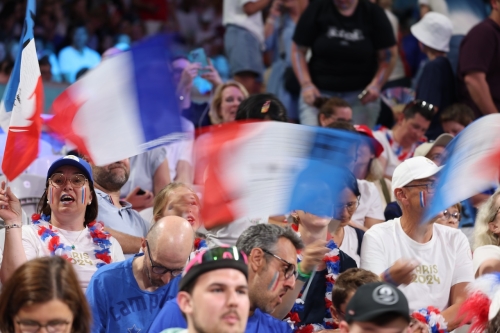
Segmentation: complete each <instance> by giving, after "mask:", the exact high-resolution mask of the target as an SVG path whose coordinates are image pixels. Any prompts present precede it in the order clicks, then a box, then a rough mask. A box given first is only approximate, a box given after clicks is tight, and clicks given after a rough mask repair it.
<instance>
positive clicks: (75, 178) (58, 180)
mask: <svg viewBox="0 0 500 333" xmlns="http://www.w3.org/2000/svg"><path fill="white" fill-rule="evenodd" d="M68 179H69V181H70V183H71V185H73V186H74V187H82V186H83V185H85V182H86V181H87V178H85V176H84V175H82V174H75V175H71V176H69V177H66V176H65V175H63V174H62V173H54V174H53V175H52V176H50V178H49V182H50V183H51V184H52V185H53V186H54V187H61V186H64V184H66V181H68Z"/></svg>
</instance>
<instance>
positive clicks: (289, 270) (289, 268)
mask: <svg viewBox="0 0 500 333" xmlns="http://www.w3.org/2000/svg"><path fill="white" fill-rule="evenodd" d="M261 250H262V251H263V252H264V253H266V254H268V255H270V256H273V257H274V258H276V259H278V260H279V261H281V262H282V263H283V264H285V265H286V267H285V279H287V280H288V279H289V278H291V277H292V276H293V277H295V279H297V276H298V275H299V273H298V272H297V270H296V269H295V265H294V264H292V263H290V262H288V261H286V260H285V259H283V258H281V257H278V256H277V255H275V254H274V253H272V252H270V251H268V250H266V249H261Z"/></svg>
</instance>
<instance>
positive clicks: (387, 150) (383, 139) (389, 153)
mask: <svg viewBox="0 0 500 333" xmlns="http://www.w3.org/2000/svg"><path fill="white" fill-rule="evenodd" d="M388 132H389V135H390V136H391V137H392V130H388ZM373 136H374V137H375V139H377V140H378V142H380V143H381V144H382V146H383V147H384V151H383V152H382V154H381V155H380V157H383V158H385V160H386V161H387V166H386V167H385V171H384V174H385V175H386V176H388V177H392V174H393V173H394V170H395V169H396V167H397V166H398V165H399V164H400V163H401V162H400V161H399V159H398V157H397V156H396V154H394V151H393V150H392V147H391V145H390V143H389V140H388V139H387V135H386V133H385V132H381V131H375V132H373Z"/></svg>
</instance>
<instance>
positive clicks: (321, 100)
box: [314, 96, 351, 119]
mask: <svg viewBox="0 0 500 333" xmlns="http://www.w3.org/2000/svg"><path fill="white" fill-rule="evenodd" d="M314 106H315V107H316V108H317V109H318V110H319V113H318V119H319V116H320V115H321V114H323V115H325V117H326V118H329V117H331V116H332V115H333V114H335V108H350V107H351V106H350V105H349V103H347V102H346V101H345V100H343V99H342V98H338V97H331V98H330V97H324V96H322V97H318V98H316V100H314Z"/></svg>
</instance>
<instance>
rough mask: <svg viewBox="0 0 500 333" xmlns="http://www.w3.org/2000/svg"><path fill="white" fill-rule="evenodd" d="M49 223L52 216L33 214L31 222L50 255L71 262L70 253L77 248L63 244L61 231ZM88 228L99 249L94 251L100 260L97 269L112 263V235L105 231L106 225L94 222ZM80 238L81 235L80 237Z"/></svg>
mask: <svg viewBox="0 0 500 333" xmlns="http://www.w3.org/2000/svg"><path fill="white" fill-rule="evenodd" d="M48 221H50V215H44V214H42V215H40V214H33V215H32V216H31V222H32V223H33V225H34V226H36V228H37V231H38V236H40V238H41V239H42V241H43V242H44V243H45V244H46V245H47V248H48V249H49V251H50V255H52V256H54V255H57V256H60V257H62V258H64V259H66V260H68V261H70V260H71V259H72V258H71V257H70V256H69V255H68V253H71V251H72V250H74V249H75V246H74V245H72V246H68V245H66V244H64V243H61V237H60V236H59V230H58V229H57V228H56V227H54V226H53V225H52V224H50V223H49V222H48ZM87 226H88V229H89V233H90V237H92V241H93V243H94V244H95V245H97V247H98V248H97V249H95V250H94V255H95V258H96V259H97V260H98V263H97V264H96V266H97V268H99V267H101V266H104V265H106V264H109V263H111V255H110V254H111V251H110V247H111V241H110V240H109V239H110V238H111V234H109V233H108V232H106V231H104V225H103V224H102V223H100V222H96V221H93V222H90V223H89V224H88V225H87ZM78 238H80V235H78ZM77 240H78V239H77Z"/></svg>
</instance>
